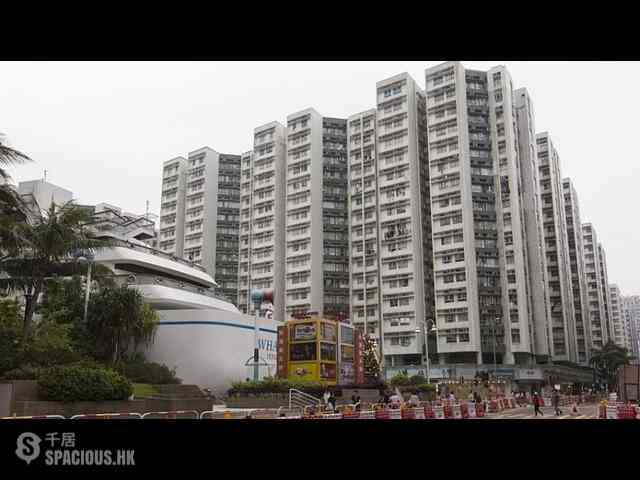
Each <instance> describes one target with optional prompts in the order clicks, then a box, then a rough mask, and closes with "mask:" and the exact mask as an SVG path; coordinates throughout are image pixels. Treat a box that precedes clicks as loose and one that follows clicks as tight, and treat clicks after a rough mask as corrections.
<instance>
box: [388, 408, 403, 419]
mask: <svg viewBox="0 0 640 480" xmlns="http://www.w3.org/2000/svg"><path fill="white" fill-rule="evenodd" d="M389 418H390V419H391V420H401V419H402V410H401V409H399V408H392V409H390V410H389Z"/></svg>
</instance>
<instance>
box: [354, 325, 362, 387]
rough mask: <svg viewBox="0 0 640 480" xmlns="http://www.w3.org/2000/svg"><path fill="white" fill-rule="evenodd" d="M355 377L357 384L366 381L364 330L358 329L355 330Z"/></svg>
mask: <svg viewBox="0 0 640 480" xmlns="http://www.w3.org/2000/svg"><path fill="white" fill-rule="evenodd" d="M355 334H356V335H355V337H356V338H355V343H356V344H355V347H356V348H355V355H354V357H355V358H354V360H355V365H354V370H355V377H356V384H357V385H362V384H363V383H364V339H363V337H362V332H360V331H359V330H356V332H355Z"/></svg>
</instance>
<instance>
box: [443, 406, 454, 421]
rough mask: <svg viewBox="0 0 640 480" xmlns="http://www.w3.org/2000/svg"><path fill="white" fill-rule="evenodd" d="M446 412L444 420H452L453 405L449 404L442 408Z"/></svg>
mask: <svg viewBox="0 0 640 480" xmlns="http://www.w3.org/2000/svg"><path fill="white" fill-rule="evenodd" d="M442 410H443V412H444V418H452V417H453V408H452V407H451V405H449V404H447V405H444V406H443V407H442Z"/></svg>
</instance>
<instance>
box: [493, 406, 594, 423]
mask: <svg viewBox="0 0 640 480" xmlns="http://www.w3.org/2000/svg"><path fill="white" fill-rule="evenodd" d="M541 410H542V413H543V414H544V415H543V416H540V415H538V416H537V417H536V416H535V415H534V412H533V407H521V408H513V409H508V410H503V411H502V412H498V413H488V414H487V415H486V416H485V417H484V418H490V419H496V420H498V419H499V420H502V419H519V420H523V419H527V420H528V419H536V418H537V419H540V420H549V419H552V420H569V419H571V420H589V419H597V418H598V406H597V405H593V404H592V405H580V406H578V413H577V414H572V413H571V407H569V406H565V407H561V408H560V410H561V411H562V414H561V415H560V416H556V415H555V414H554V411H553V407H542V408H541Z"/></svg>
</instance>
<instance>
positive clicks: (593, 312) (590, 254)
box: [582, 223, 609, 350]
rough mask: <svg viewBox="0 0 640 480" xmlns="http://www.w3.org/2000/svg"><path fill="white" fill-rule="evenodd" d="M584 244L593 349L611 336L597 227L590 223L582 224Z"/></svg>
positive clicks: (600, 345)
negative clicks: (607, 319) (606, 311)
mask: <svg viewBox="0 0 640 480" xmlns="http://www.w3.org/2000/svg"><path fill="white" fill-rule="evenodd" d="M582 238H583V244H584V267H585V270H584V271H585V276H586V278H587V300H588V302H589V304H588V306H589V322H590V325H589V328H590V330H591V349H592V350H593V349H596V350H599V349H601V348H602V347H603V346H604V344H605V343H607V341H608V339H609V336H608V330H607V325H606V318H607V317H606V314H605V301H606V297H605V293H604V292H605V290H606V287H605V286H604V285H603V284H602V278H603V276H602V271H601V270H602V263H601V261H600V249H599V248H598V237H597V234H596V230H595V228H593V225H591V224H590V223H583V224H582Z"/></svg>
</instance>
